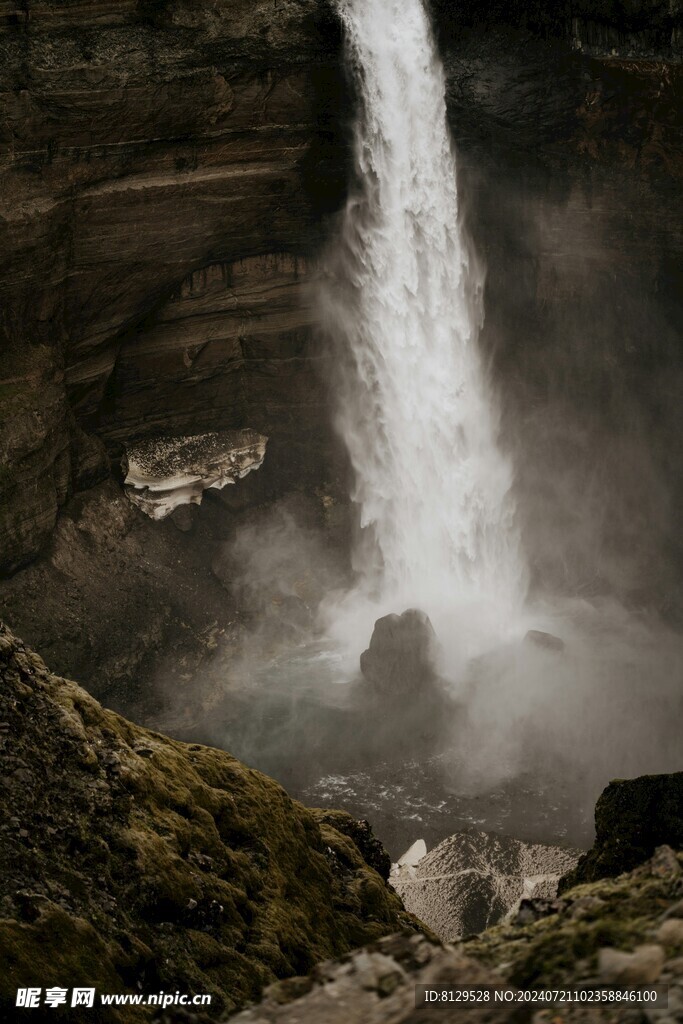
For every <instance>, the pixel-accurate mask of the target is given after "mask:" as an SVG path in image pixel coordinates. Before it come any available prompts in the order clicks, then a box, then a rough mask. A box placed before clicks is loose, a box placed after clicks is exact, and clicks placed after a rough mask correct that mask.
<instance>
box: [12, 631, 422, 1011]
mask: <svg viewBox="0 0 683 1024" xmlns="http://www.w3.org/2000/svg"><path fill="white" fill-rule="evenodd" d="M0 676H1V681H2V688H1V695H0V747H2V755H3V772H4V778H3V786H2V798H1V801H2V824H0V833H1V835H2V841H1V842H0V859H1V861H2V870H1V871H0V878H1V882H0V965H1V970H0V1006H2V1007H3V1009H4V1010H5V1011H6V1016H7V1019H8V1020H9V1019H10V1018H11V1017H12V1014H13V1008H14V1005H15V996H16V989H17V987H18V986H30V985H38V986H39V987H46V986H50V985H61V986H69V987H70V986H73V985H79V984H80V985H89V986H92V985H96V986H98V988H99V989H100V991H105V992H107V991H110V992H120V991H126V990H128V991H130V990H133V991H135V989H136V988H137V987H139V988H141V989H144V990H145V991H147V992H153V991H159V990H166V991H170V990H173V991H175V990H176V989H178V988H181V989H184V990H186V991H188V992H192V993H198V992H208V993H211V994H212V995H213V1004H212V1010H213V1012H215V1013H216V1014H217V1015H218V1014H219V1013H220V1011H221V1010H222V1009H225V1008H233V1007H234V1006H235V1005H239V1004H241V1003H243V1002H245V1001H246V1000H248V999H253V998H255V997H256V996H257V995H258V993H259V992H260V991H261V989H262V987H263V985H264V984H267V983H268V982H270V981H274V980H275V979H276V978H281V977H286V976H288V975H291V974H296V973H303V972H305V971H307V970H308V969H310V967H312V966H313V964H314V963H316V962H317V961H319V960H321V959H324V958H325V957H329V956H333V955H339V954H340V953H342V952H344V951H346V950H348V949H350V948H352V947H353V946H356V945H359V944H361V943H363V942H367V941H372V940H374V939H376V938H378V937H379V936H381V935H386V934H389V933H391V932H392V931H395V930H396V929H397V928H401V927H402V926H408V927H409V928H414V927H415V922H414V919H412V918H411V917H410V915H408V914H406V913H405V912H404V911H403V909H402V906H401V903H400V900H399V898H398V897H397V896H396V894H395V893H394V892H393V890H391V889H390V888H389V887H388V886H387V885H386V883H385V881H384V879H383V878H382V877H381V876H380V875H379V874H377V872H376V871H375V870H373V869H372V868H371V867H370V866H369V864H368V863H367V862H366V860H365V859H364V856H363V854H362V853H361V850H360V849H359V846H358V845H356V842H358V843H359V844H360V845H361V846H362V847H363V848H364V849H365V850H366V851H367V856H369V857H371V858H372V859H373V862H376V863H378V864H380V865H381V864H382V858H381V857H379V858H378V853H377V850H376V849H375V847H376V846H377V843H376V841H374V840H373V839H372V834H371V833H370V831H369V829H368V828H367V826H366V825H364V824H363V823H358V822H354V821H353V820H352V819H351V818H350V817H349V816H348V815H345V814H343V813H341V812H339V813H338V814H335V815H333V816H330V815H329V814H327V815H323V814H322V813H320V814H318V816H316V815H315V814H314V813H313V812H310V811H308V810H306V809H305V808H304V807H302V806H301V805H300V804H298V803H296V802H295V801H293V800H291V799H290V798H289V797H288V796H287V794H286V793H285V792H284V790H283V789H282V788H281V787H280V786H278V785H277V784H276V783H275V782H273V781H272V780H270V779H268V778H266V777H265V776H263V775H261V774H260V773H259V772H256V771H252V770H250V769H248V768H246V767H245V766H244V765H242V764H240V763H239V762H238V761H236V760H235V759H234V758H232V757H231V756H230V755H229V754H226V753H225V752H223V751H218V750H212V749H210V748H207V747H202V746H198V745H193V746H187V745H185V744H182V743H176V742H174V741H172V740H170V739H167V738H166V737H164V736H161V735H160V734H158V733H152V732H149V731H147V730H145V729H141V728H139V727H137V726H135V725H132V724H131V723H130V722H128V721H126V720H125V719H123V718H120V717H119V716H118V715H115V714H113V713H112V712H110V711H106V710H104V709H103V708H102V707H101V706H100V705H99V704H98V703H97V702H96V701H95V700H93V698H92V697H90V696H89V695H88V694H87V693H86V692H85V691H84V690H82V689H81V688H80V687H79V686H77V685H76V684H75V683H71V682H68V681H66V680H64V679H60V678H57V677H55V676H53V675H51V674H50V673H49V672H48V670H47V669H46V667H45V665H44V663H43V662H42V661H41V659H40V658H38V657H37V656H36V655H35V654H33V653H32V652H31V651H30V650H29V649H27V648H26V647H25V646H24V645H23V644H22V643H21V642H20V641H18V640H17V639H16V638H15V637H14V636H13V635H12V634H11V633H10V632H9V631H8V630H6V629H5V628H4V627H1V626H0ZM351 837H354V838H351ZM354 839H356V841H354ZM380 853H381V851H380ZM50 1012H51V1011H49V1010H46V1011H45V1013H46V1014H47V1015H48V1016H49V1014H50ZM81 1013H82V1017H81ZM100 1013H104V1014H105V1016H100ZM91 1017H92V1019H93V1020H107V1021H112V1020H119V1019H121V1020H124V1019H125V1020H128V1019H135V1020H137V1019H147V1017H146V1016H145V1015H144V1013H143V1014H142V1016H141V1017H138V1016H136V1015H133V1016H132V1017H131V1015H130V1014H129V1015H128V1016H126V1012H125V1011H123V1012H122V1016H121V1017H119V1016H118V1015H117V1013H116V1011H106V1010H105V1011H98V1010H94V1011H90V1010H84V1011H79V1010H75V1011H72V1015H71V1016H70V1017H69V1019H70V1020H74V1021H77V1020H80V1019H83V1020H86V1019H90V1018H91ZM40 1019H43V1018H42V1017H40Z"/></svg>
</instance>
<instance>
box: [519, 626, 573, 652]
mask: <svg viewBox="0 0 683 1024" xmlns="http://www.w3.org/2000/svg"><path fill="white" fill-rule="evenodd" d="M524 642H525V643H527V644H533V645H534V646H535V647H542V648H543V649H544V650H546V651H563V650H564V646H565V644H564V640H561V639H560V637H559V636H553V634H552V633H543V632H542V631H541V630H540V629H530V630H529V632H528V633H527V634H526V636H525V637H524Z"/></svg>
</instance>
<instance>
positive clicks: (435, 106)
mask: <svg viewBox="0 0 683 1024" xmlns="http://www.w3.org/2000/svg"><path fill="white" fill-rule="evenodd" d="M336 3H337V8H338V11H339V14H340V16H341V19H342V22H343V25H344V29H345V34H346V48H347V55H348V56H347V59H348V64H349V66H350V68H351V70H352V73H353V75H354V78H355V83H356V89H357V94H358V113H357V120H356V125H355V161H356V178H357V181H356V185H355V188H354V189H353V190H352V194H351V196H350V199H349V201H348V204H347V208H346V211H345V214H344V217H343V220H342V224H341V229H340V232H339V236H338V237H337V238H335V239H334V242H333V245H332V246H331V247H330V252H329V254H328V258H327V262H326V275H325V281H324V284H323V309H324V316H325V322H326V324H327V328H328V331H329V332H330V334H331V335H332V336H333V337H334V338H335V339H336V341H337V346H338V359H337V362H338V364H339V378H338V380H337V382H336V395H337V410H336V421H337V426H338V429H339V431H340V433H341V436H342V438H343V440H344V442H345V444H346V446H347V448H348V452H349V455H350V459H351V463H352V466H353V470H354V474H355V484H354V489H353V493H352V497H353V499H354V501H355V502H357V503H358V505H359V506H360V517H361V526H362V528H363V529H362V536H361V539H360V540H359V543H358V545H357V549H356V552H355V567H356V568H357V569H358V570H359V572H360V579H361V582H360V584H359V588H358V589H357V590H356V591H354V593H353V594H352V595H349V596H348V599H347V601H346V602H345V605H346V609H347V611H348V610H349V609H351V608H353V609H355V612H356V618H355V621H354V622H353V623H352V624H350V629H351V631H352V632H353V633H356V632H357V631H359V632H360V635H359V636H358V642H359V643H364V642H366V641H367V638H368V636H369V633H368V624H367V621H366V620H367V619H368V612H372V613H373V614H374V613H377V612H379V613H383V612H384V611H389V610H391V611H397V612H401V611H403V610H404V608H405V607H408V606H416V607H421V608H423V609H424V610H425V611H427V612H428V614H429V615H430V616H431V617H432V619H433V620H434V622H435V624H436V625H437V632H440V633H441V635H442V639H443V638H444V637H443V633H444V630H446V631H452V630H456V631H458V628H459V625H460V631H461V632H462V633H463V634H464V635H465V636H467V637H469V638H470V639H471V638H472V637H473V636H474V635H477V636H479V638H480V640H479V649H481V646H482V644H481V638H482V637H483V636H484V635H486V634H488V638H489V639H492V638H493V637H499V636H500V635H501V634H503V633H505V632H506V631H507V630H509V628H510V622H511V621H512V620H513V619H514V618H515V617H516V615H517V613H518V611H519V610H520V608H521V605H522V603H523V598H524V590H525V571H524V564H523V560H522V557H521V555H520V546H519V538H518V534H517V531H516V529H515V525H514V507H513V503H512V499H511V495H510V488H511V484H512V470H511V464H510V460H509V459H508V458H507V457H506V456H505V455H504V454H503V453H502V452H501V449H500V448H499V446H498V430H499V416H498V410H497V405H496V401H495V397H494V395H493V393H492V391H491V388H490V386H489V383H488V380H487V374H486V372H485V369H484V366H483V363H482V357H481V354H480V351H479V347H478V334H479V329H480V327H481V323H482V273H481V271H480V268H479V266H478V264H477V262H476V260H475V259H474V258H473V255H472V252H471V251H470V249H469V247H468V244H467V242H466V239H465V237H464V233H463V229H462V226H461V223H460V218H459V210H458V195H457V189H456V164H455V155H454V151H453V147H452V143H451V139H450V135H449V131H448V126H447V122H446V104H445V82H444V75H443V69H442V66H441V63H440V60H439V57H438V54H437V52H436V48H435V43H434V40H433V37H432V32H431V26H430V23H429V18H428V15H427V13H426V11H425V8H424V6H423V3H422V0H336ZM368 604H369V605H370V606H369V607H368ZM463 615H465V616H466V617H467V616H469V621H468V622H467V624H465V625H463V623H462V619H463ZM475 620H476V622H475ZM371 621H372V620H371V619H370V628H371ZM439 627H440V628H439ZM460 639H462V638H460ZM477 646H478V643H477V641H474V643H473V644H472V643H470V644H469V647H470V650H469V653H475V652H476V649H477Z"/></svg>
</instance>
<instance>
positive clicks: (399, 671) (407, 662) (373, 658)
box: [360, 608, 438, 696]
mask: <svg viewBox="0 0 683 1024" xmlns="http://www.w3.org/2000/svg"><path fill="white" fill-rule="evenodd" d="M437 657H438V641H437V639H436V633H435V632H434V628H433V626H432V624H431V622H430V621H429V616H427V615H425V613H424V612H421V611H418V610H417V609H415V608H409V609H408V611H405V612H404V613H403V615H385V616H384V617H383V618H381V619H378V620H377V622H376V623H375V628H374V631H373V634H372V639H371V640H370V646H369V647H368V649H367V651H363V653H362V654H361V656H360V670H361V672H362V673H363V675H364V677H365V679H366V680H367V681H368V682H369V683H370V684H371V685H372V687H373V688H374V689H375V690H376V691H377V692H378V693H382V694H386V695H387V696H390V695H394V696H395V695H398V694H400V695H402V696H406V695H415V696H418V695H421V693H422V692H423V691H424V689H425V687H429V686H431V685H433V684H434V683H435V682H436V680H437V673H436V669H435V662H436V658H437Z"/></svg>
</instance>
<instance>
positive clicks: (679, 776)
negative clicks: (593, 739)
mask: <svg viewBox="0 0 683 1024" xmlns="http://www.w3.org/2000/svg"><path fill="white" fill-rule="evenodd" d="M658 846H672V847H673V848H674V849H675V850H680V849H683V772H674V773H673V774H671V775H641V776H640V777H639V778H637V779H616V780H615V781H613V782H610V784H609V786H607V788H606V789H605V790H603V792H602V794H601V795H600V798H599V799H598V802H597V804H596V805H595V843H594V844H593V847H592V848H591V849H590V850H589V851H588V853H586V854H584V856H583V857H582V858H581V860H580V861H579V863H578V864H577V866H576V867H575V868H574V870H573V871H570V872H569V874H567V875H565V876H564V878H563V879H562V881H561V882H560V887H559V888H560V892H563V891H565V890H566V889H570V888H571V887H572V886H574V885H578V884H579V883H581V882H594V881H596V880H597V879H599V878H613V877H616V876H617V875H621V874H623V873H624V872H626V871H631V870H632V869H633V868H635V867H637V865H638V864H642V863H643V862H644V861H646V860H648V859H649V858H650V857H651V856H652V854H653V853H654V851H655V849H656V848H657V847H658Z"/></svg>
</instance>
